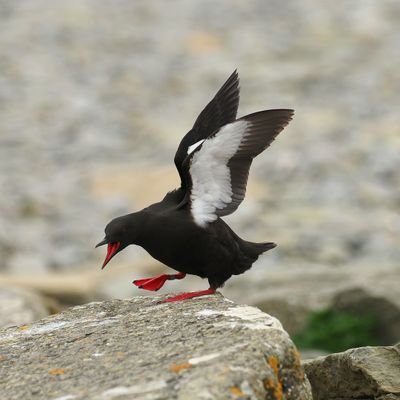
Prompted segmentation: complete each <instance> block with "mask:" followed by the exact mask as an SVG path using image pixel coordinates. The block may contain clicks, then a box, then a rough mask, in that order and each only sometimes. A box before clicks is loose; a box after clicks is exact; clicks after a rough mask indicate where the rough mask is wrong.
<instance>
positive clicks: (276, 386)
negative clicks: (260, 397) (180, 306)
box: [263, 356, 283, 400]
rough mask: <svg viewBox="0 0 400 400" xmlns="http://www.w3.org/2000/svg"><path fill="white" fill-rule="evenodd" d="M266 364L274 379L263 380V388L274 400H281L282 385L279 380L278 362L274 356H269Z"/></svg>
mask: <svg viewBox="0 0 400 400" xmlns="http://www.w3.org/2000/svg"><path fill="white" fill-rule="evenodd" d="M267 362H268V365H269V366H270V367H271V369H272V371H273V373H274V375H275V379H272V378H266V379H264V380H263V384H264V388H265V390H267V391H268V392H269V393H270V394H271V395H273V396H274V400H282V398H283V389H282V383H281V381H280V380H279V360H278V358H277V357H276V356H269V357H268V359H267Z"/></svg>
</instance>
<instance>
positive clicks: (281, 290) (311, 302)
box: [223, 265, 400, 344]
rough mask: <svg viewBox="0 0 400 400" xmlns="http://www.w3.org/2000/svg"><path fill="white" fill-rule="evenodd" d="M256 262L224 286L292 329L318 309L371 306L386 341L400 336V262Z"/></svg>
mask: <svg viewBox="0 0 400 400" xmlns="http://www.w3.org/2000/svg"><path fill="white" fill-rule="evenodd" d="M258 271H259V268H258V267H257V266H256V267H255V268H253V269H251V270H250V271H249V272H247V273H246V275H244V276H243V277H239V278H240V280H239V279H237V280H231V281H229V282H228V283H227V285H226V287H225V288H224V289H223V292H224V294H225V295H226V296H228V297H229V298H232V299H233V300H235V301H238V302H244V303H246V304H251V305H255V306H256V307H259V308H260V309H261V310H263V311H265V312H267V313H269V314H272V315H274V316H276V317H277V318H278V319H279V320H280V321H281V322H282V324H283V326H284V328H285V329H286V330H287V331H288V332H289V333H290V334H291V335H294V334H297V333H299V332H300V331H301V330H302V329H303V328H304V326H305V324H306V321H307V318H308V315H309V314H310V313H311V312H313V311H318V310H321V309H325V308H334V309H337V310H341V311H349V312H353V313H356V314H359V313H361V312H362V313H365V312H368V313H369V314H372V315H373V316H375V317H376V319H377V320H378V322H379V324H380V325H381V326H382V329H381V330H380V331H379V332H376V334H377V336H378V337H379V338H380V340H382V343H384V344H394V343H396V342H397V341H399V340H400V323H399V321H400V286H399V284H398V282H399V281H400V268H399V267H397V266H393V267H380V268H377V267H376V265H370V266H363V267H361V266H360V267H356V266H354V267H352V268H335V269H334V268H329V267H324V266H310V267H309V268H308V269H305V268H304V267H303V266H300V267H298V268H290V267H287V268H282V269H276V268H275V269H270V270H268V271H265V272H263V273H258Z"/></svg>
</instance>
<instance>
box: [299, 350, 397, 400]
mask: <svg viewBox="0 0 400 400" xmlns="http://www.w3.org/2000/svg"><path fill="white" fill-rule="evenodd" d="M303 365H304V368H305V370H306V373H307V376H308V379H309V380H310V383H311V386H312V392H313V398H314V400H319V399H324V400H329V399H335V400H338V399H340V400H352V399H379V400H395V399H397V400H398V399H400V344H398V345H396V346H392V347H390V346H388V347H360V348H358V349H351V350H348V351H345V352H344V353H336V354H331V355H329V356H327V357H320V358H317V359H315V360H311V361H306V362H304V363H303Z"/></svg>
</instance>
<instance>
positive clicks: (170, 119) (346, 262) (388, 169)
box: [0, 0, 400, 330]
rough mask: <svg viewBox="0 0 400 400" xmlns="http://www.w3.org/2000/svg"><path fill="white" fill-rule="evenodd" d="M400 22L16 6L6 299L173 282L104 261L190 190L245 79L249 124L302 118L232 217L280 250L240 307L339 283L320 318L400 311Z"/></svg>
mask: <svg viewBox="0 0 400 400" xmlns="http://www.w3.org/2000/svg"><path fill="white" fill-rule="evenodd" d="M399 19H400V3H399V2H398V1H396V0H381V1H379V2H377V1H372V0H364V1H358V2H354V1H345V0H339V1H335V2H318V1H315V0H301V1H300V0H288V1H285V2H280V1H276V0H268V1H261V0H251V1H246V2H242V1H232V0H230V1H228V0H223V1H218V2H214V1H204V0H202V1H196V2H195V1H192V2H190V1H185V0H172V1H168V2H165V1H161V0H153V1H151V2H149V1H128V0H113V1H111V0H107V1H101V2H99V1H96V0H70V1H68V2H61V1H52V0H36V1H30V0H21V1H18V2H14V1H11V0H8V1H7V0H3V1H1V2H0V187H1V196H0V227H1V229H0V274H1V279H2V281H3V283H5V284H6V285H8V286H10V285H11V286H12V285H14V284H15V285H18V286H21V285H22V286H25V287H29V288H30V289H34V290H39V291H40V292H42V293H44V294H46V295H49V294H50V295H52V296H54V297H57V298H58V301H60V299H61V300H62V296H63V295H65V296H67V298H68V301H67V303H68V302H69V303H79V302H81V301H84V300H85V301H86V300H91V299H93V298H99V297H100V298H104V297H126V296H132V295H133V294H139V293H140V294H147V293H142V292H139V291H137V290H136V289H134V287H133V286H132V285H131V281H132V280H133V279H136V278H141V277H144V276H146V275H149V274H151V273H154V272H155V271H158V270H163V269H164V267H162V266H160V265H159V264H157V263H156V262H155V261H154V260H152V259H151V258H150V256H147V255H146V253H145V252H144V251H143V250H141V249H139V248H130V249H129V250H128V251H125V252H124V253H123V254H122V253H121V254H120V255H118V257H116V258H115V259H114V260H113V262H112V263H111V264H110V265H109V266H108V267H107V269H106V270H105V271H103V272H100V271H99V267H100V265H101V262H102V260H103V257H104V248H101V249H97V250H94V245H95V244H96V243H97V242H98V241H100V240H101V239H102V238H103V229H104V226H105V224H106V223H107V222H108V221H109V220H110V219H111V218H113V217H116V216H119V215H122V214H125V213H128V212H131V211H134V210H137V209H139V208H141V207H143V206H145V205H146V204H148V203H150V202H155V201H157V200H158V199H160V198H161V197H162V196H163V195H164V193H165V192H166V191H167V190H170V189H173V188H174V187H176V186H177V185H178V177H177V173H176V171H175V169H174V165H173V156H174V153H175V150H176V148H177V145H178V143H179V141H180V139H181V138H182V136H183V135H184V134H185V133H186V132H187V131H188V130H189V129H190V128H191V126H192V124H193V122H194V120H195V118H196V117H197V115H198V113H199V112H200V111H201V110H202V108H203V107H204V106H205V105H206V104H207V102H208V101H209V100H210V99H211V98H212V97H213V96H214V94H215V93H216V91H217V90H218V88H219V87H220V86H221V85H222V83H223V82H224V81H225V79H226V78H227V77H228V76H229V75H230V74H231V72H232V71H233V70H234V69H235V68H238V71H239V74H240V78H241V87H242V89H241V104H240V107H239V115H244V114H246V113H250V112H253V111H257V110H261V109H267V108H294V109H295V110H296V115H295V119H294V121H293V122H292V123H291V124H290V126H289V127H288V128H287V129H286V130H285V131H284V133H283V134H282V135H281V136H280V137H279V138H278V139H277V140H276V142H275V143H274V144H273V146H272V147H271V148H270V149H269V150H268V151H267V152H266V153H264V154H263V155H261V156H260V157H258V158H257V160H256V162H255V163H254V165H253V169H252V173H251V179H250V184H249V189H248V197H247V199H246V201H245V202H244V203H243V205H242V206H241V207H240V208H239V210H238V211H237V213H236V214H234V215H233V216H230V217H229V218H227V219H229V222H230V223H231V225H232V226H233V228H234V229H235V230H236V231H237V232H238V233H239V234H240V235H241V236H242V237H244V238H246V239H249V240H255V241H257V240H258V241H263V240H271V241H275V242H277V243H278V248H277V249H275V250H274V251H273V252H269V253H268V254H267V255H265V256H264V257H262V258H261V259H260V261H258V263H257V265H256V266H255V267H254V268H253V269H252V270H251V271H250V272H249V273H247V274H246V275H244V276H240V277H236V278H234V279H232V282H231V283H230V284H228V286H227V288H226V290H223V293H225V294H228V295H229V294H231V297H232V298H233V299H234V300H237V301H247V302H250V303H254V304H257V305H260V304H264V303H263V302H264V301H265V296H269V294H268V293H272V292H273V289H274V290H275V291H276V290H280V289H283V290H284V288H285V287H288V288H291V292H290V293H292V294H293V293H295V292H296V290H298V292H299V293H302V294H299V296H300V297H296V296H295V295H292V298H291V300H290V301H291V302H292V303H296V304H298V303H299V301H300V300H299V299H303V300H304V298H305V297H304V296H306V297H307V296H308V295H311V294H312V293H314V294H315V290H317V289H318V287H324V284H323V282H322V281H324V277H329V276H331V275H329V274H335V273H336V272H337V274H339V275H335V277H337V276H340V279H337V281H336V283H337V286H335V285H333V284H332V282H333V281H334V280H335V278H331V279H332V280H331V281H326V280H325V284H326V285H327V286H328V289H327V291H324V292H323V293H322V294H321V296H322V297H318V298H317V299H315V298H313V299H312V301H311V300H310V301H309V303H310V304H311V303H313V304H314V306H315V304H317V305H319V306H322V305H323V304H325V303H326V302H327V301H328V300H327V297H326V296H327V295H326V293H327V292H329V293H331V292H332V290H333V289H332V288H337V287H341V288H342V289H343V284H344V283H346V285H350V289H351V288H354V287H355V288H357V287H358V286H357V285H358V284H359V283H360V282H361V281H366V280H368V282H366V283H365V285H364V284H362V285H361V286H362V287H363V290H367V289H368V288H369V287H370V286H373V287H375V286H379V279H381V280H382V279H385V277H386V279H387V282H386V281H385V282H381V283H382V284H381V286H379V287H381V288H382V290H381V292H382V293H387V292H391V295H392V296H394V297H397V292H396V293H395V294H393V293H392V291H393V290H395V289H393V287H392V286H391V285H394V282H396V279H397V278H398V277H399V259H400V246H399V235H400V213H399V210H400V174H399V173H398V171H399V170H400V135H399V133H400V132H399V131H400V128H399V126H400V114H399V111H398V108H399V104H400V79H399V78H400V76H399V67H398V65H399V59H398V54H397V53H398V44H399V43H400V30H399V28H398V21H399ZM291 271H296V272H291ZM333 271H336V272H333ZM382 271H386V272H385V273H383V272H382ZM55 272H62V273H67V274H68V277H65V278H63V280H62V281H61V282H60V280H57V276H55V275H54V273H55ZM310 273H315V274H317V275H314V279H315V276H318V279H316V282H314V281H313V279H309V275H308V274H310ZM271 274H272V275H271ZM274 274H275V275H274ZM63 276H64V275H63ZM272 276H273V277H275V278H276V279H277V281H276V282H279V283H276V286H274V287H271V285H272V284H271V282H275V281H274V280H273V278H272ZM294 277H296V279H295V278H294ZM366 277H367V278H368V279H367V278H366ZM394 277H396V279H394ZM1 279H0V282H1ZM68 279H70V280H68ZM303 280H304V282H308V283H309V284H310V282H314V283H313V286H312V288H310V286H308V285H307V284H306V283H304V282H303ZM288 281H290V282H294V281H296V282H302V283H301V284H300V287H299V288H298V289H296V290H295V289H294V288H293V287H292V285H291V284H287V283H285V282H288ZM397 282H398V281H397ZM204 284H205V282H201V281H199V280H198V279H197V278H193V279H192V280H190V279H189V280H188V283H187V284H186V285H187V286H186V287H185V283H184V282H179V283H171V285H169V286H168V288H166V291H179V290H184V289H187V288H188V287H190V288H192V287H195V288H201V287H202V285H204ZM254 285H258V286H257V288H258V289H257V290H254V289H253V287H254ZM260 285H261V286H260ZM268 285H270V286H268ZM363 285H364V286H363ZM387 285H389V286H387ZM389 287H390V290H389V289H388V288H389ZM331 289H332V290H331ZM348 289H349V287H348V286H346V290H348ZM368 290H369V289H368ZM68 291H70V292H71V293H72V294H71V293H70V292H68ZM74 291H75V292H74ZM317 291H318V290H317ZM333 291H335V290H333ZM85 292H86V295H84V293H85ZM254 292H257V296H256V297H257V300H254V299H253V297H254V295H255V293H254ZM74 293H75V294H74ZM274 293H275V292H274ZM296 293H297V292H296ZM68 296H77V298H75V299H71V297H68ZM79 296H81V297H79ZM82 296H83V297H82ZM260 296H264V297H263V299H262V301H261V300H260V298H259V297H260ZM293 296H294V297H293ZM302 296H303V297H302ZM324 296H325V297H324ZM332 296H333V294H332ZM281 297H282V298H283V297H284V298H287V296H286V292H283V294H282V296H281ZM281 297H279V298H280V299H281ZM328 297H329V296H328ZM329 298H330V297H329ZM399 298H400V296H399ZM303 300H301V301H303ZM306 303H307V302H305V303H304V304H306ZM288 307H289V308H290V306H288ZM292 307H293V305H292ZM277 308H279V307H277ZM266 310H267V311H268V310H271V305H270V304H269V305H268V306H266ZM297 311H298V310H297ZM278 314H279V313H278ZM279 316H280V318H283V319H284V317H282V315H280V314H279ZM290 319H291V318H289V320H290ZM289 330H290V329H289Z"/></svg>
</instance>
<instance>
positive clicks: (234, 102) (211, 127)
mask: <svg viewBox="0 0 400 400" xmlns="http://www.w3.org/2000/svg"><path fill="white" fill-rule="evenodd" d="M238 106H239V75H238V73H237V71H236V70H235V71H234V72H233V73H232V75H231V76H230V77H229V78H228V79H227V81H226V82H225V83H224V84H223V85H222V87H221V88H220V89H219V91H218V92H217V94H216V95H215V96H214V98H213V99H212V100H211V101H210V102H209V103H208V104H207V106H206V107H205V108H204V110H203V111H202V112H201V113H200V115H199V116H198V117H197V119H196V122H195V123H194V125H193V128H192V129H191V130H190V131H189V132H188V133H187V134H186V135H185V136H184V137H183V139H182V141H181V143H180V144H179V147H178V150H177V152H176V154H175V158H174V162H175V165H176V168H177V170H178V172H179V175H180V177H181V181H182V187H184V185H185V176H184V175H185V171H184V167H183V164H184V161H185V158H186V156H187V152H188V148H189V147H190V146H191V145H193V144H195V143H197V142H198V141H200V140H202V139H206V138H207V137H209V136H210V135H211V134H213V133H214V132H215V131H217V130H218V129H219V128H221V127H222V126H224V125H226V124H228V123H230V122H233V121H234V120H235V118H236V114H237V109H238Z"/></svg>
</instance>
